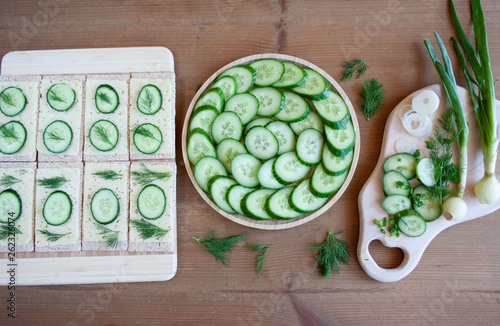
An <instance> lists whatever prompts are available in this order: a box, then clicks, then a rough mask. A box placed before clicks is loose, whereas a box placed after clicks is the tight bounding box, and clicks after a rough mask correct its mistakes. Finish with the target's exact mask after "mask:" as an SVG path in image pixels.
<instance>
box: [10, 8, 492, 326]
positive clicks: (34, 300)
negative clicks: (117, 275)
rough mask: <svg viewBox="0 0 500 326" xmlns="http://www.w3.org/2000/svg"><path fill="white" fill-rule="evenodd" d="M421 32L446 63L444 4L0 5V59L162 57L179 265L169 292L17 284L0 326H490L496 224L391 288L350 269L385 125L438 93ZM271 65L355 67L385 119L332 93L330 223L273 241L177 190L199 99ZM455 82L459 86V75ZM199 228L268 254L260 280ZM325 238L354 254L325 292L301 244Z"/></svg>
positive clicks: (447, 237) (445, 248)
mask: <svg viewBox="0 0 500 326" xmlns="http://www.w3.org/2000/svg"><path fill="white" fill-rule="evenodd" d="M483 5H484V8H485V13H486V20H487V27H488V32H489V35H488V36H489V44H490V53H491V57H492V66H493V73H494V75H496V76H500V2H498V1H495V0H483ZM456 7H457V10H458V12H459V15H460V17H461V18H462V21H463V22H464V24H465V26H466V31H467V32H468V33H469V34H472V28H471V26H470V15H469V4H468V1H466V0H457V1H456ZM433 30H437V31H438V32H439V33H440V35H441V36H442V37H443V38H444V39H445V40H446V44H447V45H448V48H449V49H450V52H451V46H450V44H449V42H448V38H449V37H450V36H452V35H454V32H453V28H452V23H451V20H450V17H449V11H448V4H447V1H444V0H440V1H434V0H420V1H402V0H388V1H371V0H362V1H354V0H351V1H327V0H324V1H287V0H282V1H275V0H270V1H264V0H258V1H241V0H240V1H237V0H224V1H160V0H157V1H152V0H145V1H139V0H137V1H134V0H127V1H107V0H101V1H98V2H97V1H95V2H93V1H89V0H80V1H75V0H41V1H27V0H22V1H21V0H16V1H1V2H0V40H1V42H0V56H3V55H5V54H6V53H8V52H10V51H13V50H36V49H63V48H96V47H97V48H100V47H129V46H165V47H167V48H169V49H170V50H171V51H172V52H173V54H174V58H175V65H176V76H177V99H176V101H177V105H176V108H177V118H176V126H177V130H176V131H177V135H178V138H177V144H176V146H177V164H178V171H179V173H178V184H177V191H178V195H177V201H178V212H177V220H178V255H179V264H178V270H177V275H176V276H175V277H174V278H173V279H172V280H170V281H168V282H160V283H124V284H95V285H69V286H33V287H17V288H16V307H17V312H16V319H15V320H14V319H11V318H9V317H7V309H6V300H4V299H8V291H7V289H6V288H5V287H4V288H2V289H1V290H0V301H1V302H3V304H1V305H0V306H1V307H2V308H1V309H0V324H2V325H9V324H18V325H87V324H88V325H165V324H181V325H184V324H195V323H196V324H199V323H204V324H209V325H213V324H250V325H270V324H273V325H359V324H384V325H394V324H399V323H405V324H410V325H431V324H432V325H437V324H440V325H443V324H454V325H493V324H497V325H498V324H500V250H499V248H500V236H499V235H500V212H497V213H494V214H491V215H490V216H486V217H483V218H480V219H477V220H474V221H471V222H467V223H463V224H460V225H456V226H454V227H452V228H450V229H447V230H445V231H443V232H442V233H441V234H440V235H438V236H437V238H436V239H435V240H434V241H433V242H432V243H431V244H430V246H429V247H428V249H427V251H426V252H425V253H424V255H423V257H422V260H421V261H420V263H419V265H418V266H417V268H416V269H415V270H414V271H413V272H412V273H411V274H410V275H409V276H408V277H406V278H404V279H403V280H401V281H399V282H395V283H380V282H377V281H375V280H373V279H371V278H370V277H368V276H367V275H366V274H365V272H364V271H363V270H362V269H361V267H360V265H359V263H358V261H357V258H356V247H357V242H358V231H359V220H358V219H359V217H358V208H357V197H358V193H359V191H360V189H361V187H362V186H363V184H364V182H365V181H366V180H367V178H368V177H369V176H370V174H371V173H372V170H373V168H374V166H375V164H376V161H377V159H378V156H379V150H380V146H381V142H382V135H383V131H384V126H385V121H386V119H387V117H388V115H389V113H390V112H391V109H392V108H394V107H395V106H396V105H397V103H399V102H400V101H401V100H402V99H403V98H404V97H406V96H407V95H408V94H410V93H411V92H413V91H415V90H417V89H419V88H422V87H425V86H428V85H431V84H435V83H439V79H438V76H437V74H436V72H435V70H434V68H433V66H432V64H431V61H430V59H429V57H428V55H427V53H426V49H425V47H424V44H423V40H424V39H425V38H430V37H432V31H433ZM434 44H435V42H434ZM269 52H275V53H283V54H288V55H293V56H297V57H300V58H302V59H305V60H308V61H310V62H312V63H314V64H316V65H317V66H319V67H321V68H322V69H324V70H325V71H327V72H328V73H329V74H330V75H331V76H333V77H334V78H336V79H337V80H338V79H340V76H341V74H342V68H341V63H342V62H343V60H348V59H353V58H361V59H363V60H365V61H366V62H367V63H368V65H369V66H370V68H369V70H368V72H367V73H366V75H365V76H364V78H372V77H376V78H378V79H379V80H380V81H381V82H382V83H383V84H384V86H385V94H386V99H385V101H384V106H383V108H382V110H381V111H380V112H379V114H378V115H377V116H376V117H374V118H373V119H371V120H370V121H366V120H365V119H364V117H363V115H362V114H361V113H360V108H359V92H360V88H361V83H362V80H361V79H359V80H352V81H350V82H348V83H342V84H341V86H342V87H343V88H344V90H345V91H346V93H347V95H348V96H349V97H350V99H351V101H352V102H353V104H354V107H355V109H356V111H357V117H358V120H359V124H360V130H361V156H360V160H359V164H358V167H357V170H356V174H355V176H354V179H353V181H352V183H351V185H350V186H349V188H348V189H347V191H346V192H345V193H344V195H343V197H342V198H341V199H340V201H338V202H337V203H336V204H335V205H334V206H333V207H332V208H331V209H330V210H329V211H328V212H327V213H325V214H324V215H322V216H321V217H319V218H317V219H315V220H313V221H311V222H309V223H307V224H305V225H302V226H299V227H296V228H293V229H289V230H283V231H261V230H255V229H250V228H246V227H244V226H240V225H238V224H235V223H233V222H231V221H229V220H227V219H226V218H224V217H223V216H221V215H218V214H217V213H216V212H214V211H213V210H212V209H211V208H210V207H209V206H208V205H207V204H206V203H205V202H204V201H203V200H202V199H201V197H200V196H199V195H198V194H197V193H196V191H195V189H194V187H193V185H192V184H191V182H190V180H189V179H188V176H187V173H186V170H185V167H184V163H183V162H182V154H181V146H180V134H181V126H182V124H183V121H184V115H185V112H186V110H187V108H188V106H189V103H190V101H191V99H192V97H193V95H194V94H195V92H196V90H197V87H199V85H200V84H202V83H203V82H204V81H205V80H206V79H207V78H208V77H209V76H210V75H211V74H212V73H213V72H215V71H216V70H218V69H219V68H220V67H222V66H223V65H225V64H227V63H229V62H231V61H233V60H236V59H238V58H241V57H244V56H248V55H251V54H257V53H269ZM453 60H454V66H455V68H456V69H457V64H456V60H455V57H454V56H453ZM457 75H460V74H458V73H457ZM458 82H459V84H461V85H464V79H463V78H462V77H461V76H460V77H458ZM498 91H500V89H499V88H498V87H497V92H498ZM210 230H215V231H216V232H217V235H219V236H229V235H233V234H237V233H246V234H248V239H249V241H252V242H254V243H259V244H272V245H274V247H273V248H272V249H271V250H270V251H269V254H268V257H267V259H266V261H265V267H264V273H263V276H262V277H260V278H258V277H256V275H255V272H254V270H253V267H254V262H253V253H252V252H251V251H250V250H248V249H246V248H244V247H243V245H240V246H238V247H237V248H236V249H235V250H234V251H233V252H232V253H231V254H230V256H231V267H230V268H229V267H227V266H224V265H222V264H220V263H216V262H215V259H214V258H213V257H212V256H211V255H210V254H208V253H207V252H206V250H205V249H203V248H202V247H200V246H199V245H198V244H197V243H196V242H195V241H194V240H193V239H192V237H193V236H201V235H203V234H205V233H206V232H208V231H210ZM328 230H331V231H339V230H343V231H344V233H343V234H342V235H340V238H342V239H344V240H346V241H347V242H348V244H349V247H350V252H351V255H352V257H351V262H350V264H349V265H347V266H342V268H341V271H340V274H339V275H332V276H330V277H329V278H328V279H327V280H324V279H323V278H321V277H320V276H319V275H318V273H317V270H316V269H315V267H314V256H313V252H312V251H311V250H310V249H309V247H310V246H311V245H312V244H313V242H314V241H322V240H323V239H324V238H325V236H326V232H327V231H328ZM371 249H372V250H371V251H372V253H373V255H374V256H375V259H376V260H377V261H378V262H379V264H380V265H381V266H383V267H387V268H391V267H396V266H398V265H399V263H400V262H401V260H402V257H403V255H402V253H401V251H400V250H398V249H388V248H384V247H383V246H382V245H380V244H376V243H373V244H372V246H371ZM0 272H2V273H3V272H4V271H0ZM4 307H5V308H4Z"/></svg>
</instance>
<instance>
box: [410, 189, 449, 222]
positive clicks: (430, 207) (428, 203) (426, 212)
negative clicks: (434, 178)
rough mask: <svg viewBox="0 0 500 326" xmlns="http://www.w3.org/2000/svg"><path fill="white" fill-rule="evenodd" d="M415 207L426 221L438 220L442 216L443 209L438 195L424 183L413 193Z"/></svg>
mask: <svg viewBox="0 0 500 326" xmlns="http://www.w3.org/2000/svg"><path fill="white" fill-rule="evenodd" d="M411 199H412V203H413V209H414V210H415V211H417V212H418V213H419V214H420V215H422V217H423V218H424V220H425V221H426V222H431V221H434V220H436V219H437V218H438V217H440V216H441V214H442V213H443V210H442V208H441V205H440V204H439V202H438V201H437V199H436V197H434V196H433V195H431V194H430V192H429V189H428V188H427V187H426V186H424V185H419V186H417V187H416V188H415V189H414V190H413V193H412V195H411Z"/></svg>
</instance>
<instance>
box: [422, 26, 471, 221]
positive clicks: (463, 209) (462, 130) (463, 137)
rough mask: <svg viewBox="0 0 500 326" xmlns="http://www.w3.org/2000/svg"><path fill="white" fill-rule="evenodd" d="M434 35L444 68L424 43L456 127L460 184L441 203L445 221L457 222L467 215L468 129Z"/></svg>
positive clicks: (445, 55)
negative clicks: (453, 194)
mask: <svg viewBox="0 0 500 326" xmlns="http://www.w3.org/2000/svg"><path fill="white" fill-rule="evenodd" d="M434 35H435V36H436V40H437V42H438V45H439V48H440V50H441V54H442V56H443V64H444V66H443V64H441V62H440V61H439V58H438V57H437V55H436V52H435V51H434V48H433V47H432V44H431V42H430V41H429V40H428V39H426V40H425V41H424V43H425V46H426V47H427V51H428V52H429V55H430V57H431V59H432V62H433V63H434V67H435V68H436V71H437V73H438V75H439V77H440V78H441V82H442V83H443V88H444V90H445V93H446V97H447V98H448V102H449V104H450V106H451V108H452V110H453V113H454V116H455V122H456V126H457V133H458V137H457V139H458V147H459V156H458V170H459V174H460V182H459V184H458V191H457V195H456V197H453V196H451V197H448V198H447V199H446V200H445V201H444V202H443V216H444V217H445V218H446V219H447V220H453V221H458V220H461V219H463V218H464V217H465V215H466V213H467V204H466V203H465V201H464V192H465V186H466V182H467V160H468V159H467V158H468V155H467V141H468V138H469V128H468V127H467V120H466V118H465V113H464V110H463V108H462V104H461V103H460V97H459V96H458V91H457V83H456V80H455V75H454V74H453V68H452V65H451V59H450V56H449V55H448V52H447V51H446V47H445V46H444V44H443V41H442V40H441V38H440V37H439V35H438V33H436V32H434Z"/></svg>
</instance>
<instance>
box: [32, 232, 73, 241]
mask: <svg viewBox="0 0 500 326" xmlns="http://www.w3.org/2000/svg"><path fill="white" fill-rule="evenodd" d="M37 231H38V232H39V233H41V234H43V235H45V236H46V237H47V241H49V242H56V241H57V240H59V239H61V238H62V237H64V236H65V235H68V234H70V233H71V232H68V233H52V232H50V231H47V230H37Z"/></svg>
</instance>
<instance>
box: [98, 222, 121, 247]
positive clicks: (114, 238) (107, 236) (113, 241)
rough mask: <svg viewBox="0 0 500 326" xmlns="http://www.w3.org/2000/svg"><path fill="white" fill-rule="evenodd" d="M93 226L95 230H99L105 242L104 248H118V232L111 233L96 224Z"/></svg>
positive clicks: (109, 230) (111, 231)
mask: <svg viewBox="0 0 500 326" xmlns="http://www.w3.org/2000/svg"><path fill="white" fill-rule="evenodd" d="M94 224H95V227H96V228H97V230H99V234H100V235H102V236H103V237H104V240H106V246H107V247H108V248H112V249H116V248H117V247H118V236H119V235H120V231H113V230H111V229H108V228H107V227H105V226H104V225H102V224H100V223H97V222H95V223H94Z"/></svg>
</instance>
